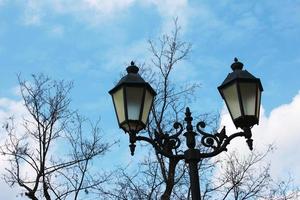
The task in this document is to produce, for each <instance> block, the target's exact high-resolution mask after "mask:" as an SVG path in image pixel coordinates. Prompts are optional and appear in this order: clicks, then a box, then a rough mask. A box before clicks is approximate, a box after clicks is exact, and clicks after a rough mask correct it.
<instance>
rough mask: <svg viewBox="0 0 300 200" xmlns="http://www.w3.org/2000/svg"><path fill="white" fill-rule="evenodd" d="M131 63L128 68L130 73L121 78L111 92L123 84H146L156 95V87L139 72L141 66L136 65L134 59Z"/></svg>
mask: <svg viewBox="0 0 300 200" xmlns="http://www.w3.org/2000/svg"><path fill="white" fill-rule="evenodd" d="M130 64H131V65H130V66H128V67H127V68H126V71H127V73H128V74H127V75H126V76H124V77H122V78H121V80H120V81H119V82H118V83H117V85H116V86H115V87H114V88H113V89H111V90H110V91H109V94H112V93H114V92H115V91H117V90H118V89H119V88H120V87H122V86H123V85H128V86H138V85H144V86H145V87H146V88H147V89H149V90H150V92H151V93H152V94H153V95H154V96H155V95H156V92H155V91H154V89H153V88H152V87H151V86H150V84H149V83H148V82H146V81H145V80H144V79H143V78H142V77H141V76H140V74H139V73H138V72H139V68H138V67H137V66H135V64H134V62H133V61H131V63H130Z"/></svg>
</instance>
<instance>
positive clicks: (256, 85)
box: [109, 58, 263, 200]
mask: <svg viewBox="0 0 300 200" xmlns="http://www.w3.org/2000/svg"><path fill="white" fill-rule="evenodd" d="M231 68H232V70H233V72H231V73H229V74H228V76H227V77H226V79H225V80H224V81H223V83H222V84H221V85H220V86H219V87H218V90H219V92H220V94H221V96H222V98H223V99H224V100H225V103H226V106H227V108H228V110H229V113H230V115H231V118H232V120H233V123H234V124H235V126H236V128H241V129H242V131H240V132H236V133H233V134H230V135H227V134H226V130H225V127H223V129H222V130H221V131H220V132H215V133H206V132H205V131H204V130H203V129H204V128H205V123H204V122H202V121H201V122H198V123H197V125H196V129H195V130H194V127H193V124H192V121H193V118H192V115H191V111H190V109H189V108H188V107H187V108H186V112H185V118H184V120H185V124H186V127H185V128H184V127H183V125H182V124H181V123H179V122H175V123H174V125H173V127H174V129H175V131H174V132H175V133H174V134H173V135H169V134H164V133H161V132H160V133H158V132H155V134H154V137H151V138H150V137H146V136H143V135H139V134H138V133H139V131H140V130H142V129H144V128H145V127H146V124H147V119H148V116H149V112H150V110H151V108H152V104H153V99H154V97H155V95H156V92H155V91H154V89H153V88H152V87H151V86H150V84H149V83H147V82H145V81H144V79H143V78H142V77H141V76H140V75H139V74H138V71H139V68H138V67H136V66H135V65H134V63H133V62H131V65H130V66H129V67H128V68H127V72H128V74H127V75H126V76H124V77H123V78H122V79H121V80H120V81H119V83H118V84H117V85H116V86H115V87H114V88H113V89H112V90H110V91H109V93H110V94H111V95H112V99H113V103H114V107H115V111H116V115H117V119H118V122H119V126H120V128H122V129H123V130H124V131H125V132H126V133H128V134H129V143H130V145H129V147H130V151H131V155H134V151H135V147H136V145H135V143H136V142H137V141H144V142H147V143H149V144H151V145H152V146H153V148H154V149H155V151H156V152H158V153H159V154H161V155H163V156H165V157H167V158H172V159H176V160H184V161H185V162H186V163H188V167H189V176H190V188H191V194H192V199H193V200H201V194H200V184H199V173H198V163H199V162H200V161H201V160H202V159H205V158H210V157H214V156H216V155H218V154H220V153H221V152H223V151H226V150H227V146H228V145H229V143H230V141H231V140H233V139H234V138H236V137H244V138H245V139H246V142H247V144H248V147H249V148H250V150H252V149H253V144H252V143H253V140H252V139H251V137H252V133H251V128H252V127H253V125H255V124H258V122H259V108H260V102H261V92H262V91H263V88H262V85H261V82H260V80H259V79H258V78H256V77H254V76H253V75H252V74H250V73H249V72H248V71H247V70H243V64H242V63H241V62H239V61H238V60H237V59H236V58H235V59H234V63H233V64H232V65H231ZM183 132H184V133H183ZM182 134H183V136H185V138H186V146H187V147H188V148H187V149H186V150H185V151H184V153H179V152H182V151H178V150H179V149H180V150H183V149H182V148H181V137H180V136H181V135H182ZM196 136H201V140H200V144H201V145H203V146H204V147H206V148H207V149H208V150H207V151H204V152H201V151H200V149H198V148H195V147H196V146H197V142H196ZM198 144H199V142H198Z"/></svg>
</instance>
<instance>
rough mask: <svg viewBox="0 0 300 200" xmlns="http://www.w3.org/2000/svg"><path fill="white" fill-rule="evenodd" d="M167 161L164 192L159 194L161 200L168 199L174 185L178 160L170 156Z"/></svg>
mask: <svg viewBox="0 0 300 200" xmlns="http://www.w3.org/2000/svg"><path fill="white" fill-rule="evenodd" d="M169 161H170V163H169V171H168V180H167V182H166V189H165V192H164V193H163V195H162V196H161V200H170V198H171V194H172V190H173V187H174V185H175V169H176V165H177V163H178V161H179V160H177V159H172V158H170V159H169Z"/></svg>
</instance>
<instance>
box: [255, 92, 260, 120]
mask: <svg viewBox="0 0 300 200" xmlns="http://www.w3.org/2000/svg"><path fill="white" fill-rule="evenodd" d="M260 95H261V91H260V89H258V92H257V105H256V117H257V119H259V112H260Z"/></svg>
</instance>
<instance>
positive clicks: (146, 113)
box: [142, 90, 153, 124]
mask: <svg viewBox="0 0 300 200" xmlns="http://www.w3.org/2000/svg"><path fill="white" fill-rule="evenodd" d="M152 101H153V95H152V94H151V93H150V92H149V91H148V90H146V95H145V103H144V110H143V115H142V121H143V123H144V124H146V122H147V119H148V116H149V112H150V109H151V105H152Z"/></svg>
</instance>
